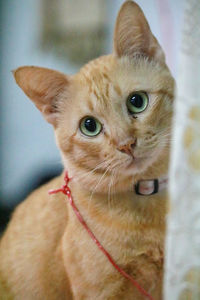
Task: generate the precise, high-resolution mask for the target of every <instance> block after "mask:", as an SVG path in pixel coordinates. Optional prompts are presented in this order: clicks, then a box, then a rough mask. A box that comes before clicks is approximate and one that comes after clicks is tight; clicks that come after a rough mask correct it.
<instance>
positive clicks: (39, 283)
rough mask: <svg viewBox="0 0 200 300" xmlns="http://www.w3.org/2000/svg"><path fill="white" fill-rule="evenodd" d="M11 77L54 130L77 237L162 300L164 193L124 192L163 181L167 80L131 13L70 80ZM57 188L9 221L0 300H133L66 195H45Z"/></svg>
mask: <svg viewBox="0 0 200 300" xmlns="http://www.w3.org/2000/svg"><path fill="white" fill-rule="evenodd" d="M14 76H15V79H16V82H17V84H18V85H19V86H20V87H21V88H22V89H23V90H24V92H25V93H26V94H27V96H28V97H30V98H31V100H32V101H34V103H35V105H36V106H37V107H38V108H39V110H40V111H41V112H42V113H43V115H44V117H45V118H46V120H47V121H48V122H49V123H51V124H53V126H54V129H55V135H56V140H57V144H58V147H59V148H60V151H61V155H62V157H63V162H64V168H65V169H66V170H68V171H69V175H70V177H72V180H71V181H70V188H71V190H72V195H73V198H74V201H75V203H76V205H77V207H78V208H79V210H80V212H81V214H82V216H83V218H84V219H85V221H86V222H87V224H88V226H89V227H90V228H91V230H92V231H93V233H94V234H95V236H96V237H97V238H98V239H99V240H100V242H101V243H102V245H103V246H104V247H105V248H106V250H107V251H108V252H109V253H110V254H111V256H112V257H113V258H114V260H115V261H116V263H117V264H118V265H119V266H120V267H122V268H123V269H124V270H125V271H126V272H127V273H128V274H130V275H131V276H132V277H133V278H134V279H135V280H137V281H138V283H139V284H140V285H141V286H142V287H143V288H144V289H146V291H147V292H148V293H150V294H151V296H152V297H154V299H156V300H159V299H162V279H163V249H164V236H165V216H166V210H167V192H166V189H164V190H162V191H161V190H158V192H157V193H155V194H152V195H147V196H144V195H138V194H137V191H135V189H134V185H135V184H136V183H138V182H139V183H142V180H147V179H149V180H152V179H158V180H159V179H160V178H162V177H164V176H166V174H167V172H168V162H169V145H170V126H171V117H172V104H173V90H174V81H173V78H172V76H171V74H170V72H169V70H168V68H167V66H166V64H165V58H164V54H163V52H162V50H161V47H160V46H159V44H158V42H157V40H156V39H155V37H154V36H153V35H152V33H151V31H150V28H149V25H148V23H147V21H146V19H145V17H144V14H143V12H142V11H141V9H140V8H139V7H138V5H137V4H135V3H134V2H132V1H126V2H125V3H124V4H123V6H122V7H121V10H120V12H119V15H118V18H117V21H116V27H115V34H114V53H113V54H111V55H108V56H103V57H100V58H98V59H96V60H94V61H91V62H90V63H88V64H87V65H86V66H84V67H83V68H82V69H81V70H80V72H79V73H78V74H76V75H74V76H66V75H64V74H61V73H59V72H57V71H53V70H49V69H45V68H39V67H21V68H19V69H17V70H16V71H15V72H14ZM63 177H64V174H62V175H61V176H60V177H58V178H56V179H54V180H53V181H51V182H50V183H48V184H46V185H44V186H43V187H41V188H40V189H38V190H36V191H34V192H33V193H32V194H31V195H30V196H29V197H28V199H26V201H25V202H23V203H22V204H20V205H19V207H18V208H17V209H16V211H15V213H14V214H13V217H12V220H11V222H10V224H9V226H8V228H7V230H6V232H5V234H4V236H3V238H2V240H1V244H0V294H1V297H0V299H3V300H7V299H14V300H33V299H34V300H35V299H37V300H57V299H59V300H61V299H63V300H64V299H66V300H71V299H76V300H80V299H91V300H94V299H98V300H105V299H115V300H116V299H125V300H128V299H133V300H139V299H145V296H144V295H142V294H141V293H140V292H139V291H138V290H137V289H136V288H135V287H133V286H132V285H131V283H130V282H129V281H128V280H127V279H125V278H124V277H123V276H122V275H120V274H119V273H118V272H117V270H116V269H115V268H114V267H113V266H112V265H111V264H110V263H109V262H108V260H107V259H106V257H105V256H104V255H103V253H102V252H101V251H100V250H99V249H98V247H97V245H96V244H95V243H94V241H93V240H92V239H91V238H90V236H89V235H88V233H87V232H86V230H85V229H84V227H83V226H82V225H81V224H80V223H79V221H78V219H77V217H76V216H75V214H74V212H73V210H72V208H71V207H70V206H69V204H68V203H67V200H66V196H64V195H63V194H56V195H52V196H50V195H48V190H49V189H52V188H59V187H60V186H61V185H62V184H63ZM139 192H140V191H139Z"/></svg>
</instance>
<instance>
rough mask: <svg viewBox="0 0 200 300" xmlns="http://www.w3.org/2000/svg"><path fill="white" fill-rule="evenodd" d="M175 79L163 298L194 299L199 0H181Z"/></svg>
mask: <svg viewBox="0 0 200 300" xmlns="http://www.w3.org/2000/svg"><path fill="white" fill-rule="evenodd" d="M180 52H181V53H180V66H179V73H178V80H177V97H176V103H175V116H174V132H173V137H172V139H173V142H172V156H171V169H170V199H171V203H170V210H169V217H168V233H167V241H166V263H165V268H166V269H165V287H164V295H165V297H164V299H165V300H199V299H200V0H187V1H186V8H185V17H184V22H183V38H182V46H181V51H180Z"/></svg>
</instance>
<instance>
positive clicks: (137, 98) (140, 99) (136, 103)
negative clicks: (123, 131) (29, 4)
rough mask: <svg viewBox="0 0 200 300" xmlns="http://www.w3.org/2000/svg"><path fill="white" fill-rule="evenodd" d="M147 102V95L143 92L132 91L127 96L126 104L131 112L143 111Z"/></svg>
mask: <svg viewBox="0 0 200 300" xmlns="http://www.w3.org/2000/svg"><path fill="white" fill-rule="evenodd" d="M148 103H149V98H148V95H147V94H146V93H145V92H133V93H131V94H130V95H129V96H128V99H127V102H126V105H127V108H128V111H129V112H130V113H131V114H138V113H141V112H143V111H144V110H145V109H146V108H147V106H148Z"/></svg>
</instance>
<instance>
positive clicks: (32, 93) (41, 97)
mask: <svg viewBox="0 0 200 300" xmlns="http://www.w3.org/2000/svg"><path fill="white" fill-rule="evenodd" d="M12 72H13V75H14V77H15V80H16V83H17V84H18V85H19V86H20V88H21V89H22V90H23V91H24V93H25V94H26V95H27V96H28V97H29V98H30V99H31V100H32V101H33V102H34V103H35V105H36V106H37V108H38V109H39V110H40V111H41V112H42V114H43V115H44V117H45V119H46V120H47V121H48V122H49V123H51V124H53V125H54V126H56V121H57V115H58V111H57V101H58V98H59V95H60V94H61V93H62V91H64V89H65V88H66V87H67V86H68V84H69V79H68V77H67V76H66V75H64V74H62V73H60V72H57V71H54V70H51V69H47V68H40V67H34V66H25V67H20V68H18V69H16V70H14V71H12Z"/></svg>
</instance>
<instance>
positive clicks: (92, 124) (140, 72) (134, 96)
mask: <svg viewBox="0 0 200 300" xmlns="http://www.w3.org/2000/svg"><path fill="white" fill-rule="evenodd" d="M134 16H135V17H134ZM141 20H142V21H143V23H142V24H143V25H142V27H141V28H139V25H138V24H141ZM135 22H138V23H137V25H138V26H137V27H135ZM132 23H133V24H132ZM131 29H132V30H131ZM136 31H140V32H139V34H138V32H136ZM138 36H140V38H138ZM20 70H21V71H20ZM19 71H20V72H19ZM20 73H21V74H20ZM23 74H24V75H23ZM25 75H26V76H25ZM15 76H16V80H17V82H18V83H19V85H20V86H21V87H22V88H23V89H24V91H25V92H26V94H27V95H28V96H29V97H30V98H31V99H32V100H34V102H35V103H36V105H37V106H38V108H39V109H40V110H41V111H42V112H43V114H44V115H45V116H46V118H47V120H48V121H49V122H50V123H53V125H54V127H55V133H56V139H57V143H58V145H59V148H60V150H61V153H62V157H63V161H64V165H65V168H66V169H68V170H69V172H70V174H71V175H72V176H73V177H74V178H75V179H76V180H77V182H79V184H81V185H83V186H84V187H86V188H87V189H91V190H94V189H95V191H101V192H102V191H103V192H108V191H109V190H110V189H111V187H114V189H115V191H123V190H130V189H131V188H132V185H133V183H134V182H135V181H136V180H137V179H141V178H148V177H149V176H150V178H154V176H159V175H162V173H165V172H167V165H168V155H169V144H170V127H171V117H172V100H173V88H174V82H173V79H172V77H171V75H170V72H169V70H168V69H167V67H166V65H165V63H164V56H163V53H162V50H161V48H160V46H159V44H158V43H157V41H156V40H155V38H154V37H153V35H152V34H151V32H150V30H149V27H148V24H147V23H146V20H145V18H144V15H143V14H142V12H141V10H140V9H139V7H138V6H137V5H136V4H134V3H133V2H131V1H129V2H126V4H124V5H123V7H122V9H121V10H120V13H119V15H118V20H117V23H116V29H115V54H112V55H108V56H104V57H100V58H99V59H96V60H94V61H92V62H90V63H89V64H87V65H86V66H84V67H83V68H82V69H81V71H80V72H79V73H78V74H76V75H74V76H71V77H66V76H64V75H62V74H60V73H58V72H56V71H51V70H47V69H42V68H31V67H25V68H21V69H18V70H17V72H16V74H15ZM22 76H24V78H25V77H26V83H24V79H22ZM29 77H30V79H29ZM44 77H45V78H44ZM27 79H29V82H28V83H27ZM31 81H32V84H31ZM33 85H34V89H35V90H37V93H35V90H34V92H33ZM30 87H31V88H30ZM34 93H35V94H34ZM163 175H164V174H163Z"/></svg>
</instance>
